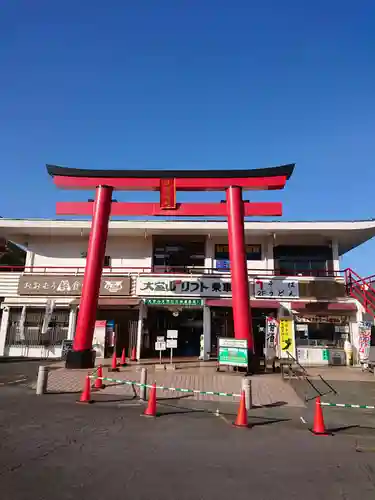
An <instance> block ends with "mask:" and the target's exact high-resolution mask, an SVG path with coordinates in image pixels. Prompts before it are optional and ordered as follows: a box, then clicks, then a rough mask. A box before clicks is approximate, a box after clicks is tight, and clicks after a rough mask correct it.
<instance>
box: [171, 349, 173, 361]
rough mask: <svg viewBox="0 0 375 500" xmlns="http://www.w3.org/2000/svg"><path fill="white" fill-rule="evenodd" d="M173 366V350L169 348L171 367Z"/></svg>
mask: <svg viewBox="0 0 375 500" xmlns="http://www.w3.org/2000/svg"><path fill="white" fill-rule="evenodd" d="M172 364H173V349H172V347H171V365H172Z"/></svg>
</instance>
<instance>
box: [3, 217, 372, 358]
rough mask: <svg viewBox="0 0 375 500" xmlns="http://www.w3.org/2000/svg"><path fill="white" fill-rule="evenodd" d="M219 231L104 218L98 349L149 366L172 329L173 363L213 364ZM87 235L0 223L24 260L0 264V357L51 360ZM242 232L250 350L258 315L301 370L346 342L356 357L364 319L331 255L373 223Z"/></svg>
mask: <svg viewBox="0 0 375 500" xmlns="http://www.w3.org/2000/svg"><path fill="white" fill-rule="evenodd" d="M227 231H228V229H227V224H226V222H225V221H194V222H191V221H183V220H180V221H178V222H176V221H163V220H158V221H135V220H133V221H111V222H110V225H109V236H108V242H107V248H106V257H105V263H104V264H105V268H104V271H103V275H102V283H101V291H100V298H99V304H98V310H97V320H98V325H99V326H98V332H99V331H100V327H103V325H106V327H107V337H106V346H104V348H103V349H104V351H106V352H107V353H108V352H109V350H108V349H107V347H110V346H111V342H112V340H113V335H112V333H111V332H114V333H115V337H116V345H117V350H118V351H119V352H120V351H121V349H122V348H123V347H126V348H131V347H136V352H137V359H141V358H145V357H153V356H156V355H157V353H156V352H155V350H154V346H155V341H156V338H157V337H158V336H164V335H165V334H166V331H167V330H169V329H172V330H174V329H175V330H178V348H177V350H176V352H175V354H176V355H177V356H189V357H198V356H201V357H203V358H204V359H208V358H209V357H210V356H214V355H215V352H216V344H217V337H218V336H228V337H231V336H233V317H232V309H231V305H232V304H231V279H230V269H229V256H228V242H227ZM89 233H90V221H86V220H85V221H82V220H81V221H77V220H13V219H0V237H3V238H6V239H7V240H10V241H13V242H15V243H17V244H19V245H22V248H24V249H26V252H27V253H26V262H25V264H24V265H22V266H2V267H1V266H0V271H1V272H0V301H1V308H2V316H1V325H0V356H30V357H40V358H44V357H51V358H58V357H60V356H61V351H62V343H63V341H64V340H71V339H73V337H74V332H75V326H76V319H77V309H78V308H79V301H80V294H81V290H82V281H83V273H84V269H85V257H86V251H87V246H88V237H89ZM245 235H246V254H247V267H248V274H249V287H250V296H251V299H250V307H251V313H252V323H253V332H254V338H255V348H256V351H257V353H258V354H260V355H261V354H262V353H263V348H264V342H265V340H264V339H265V330H266V321H267V318H272V317H273V318H275V319H278V318H279V319H280V318H285V317H288V318H290V320H291V325H292V335H293V343H292V345H291V346H290V352H291V354H292V355H294V356H298V358H299V360H300V362H301V363H305V364H321V363H322V364H324V363H332V364H336V363H337V364H339V363H344V362H345V357H344V353H343V346H344V342H345V340H350V341H351V342H352V344H353V346H354V352H355V355H356V352H357V351H358V349H359V347H360V338H359V326H360V325H361V322H362V321H364V320H366V321H368V320H369V319H370V318H369V315H368V314H367V313H366V310H365V308H364V307H363V306H362V304H361V303H360V302H359V301H358V300H356V299H355V298H353V297H352V296H350V295H349V294H348V289H347V286H346V282H345V275H344V272H343V271H342V270H341V266H340V257H341V256H342V255H344V254H345V253H346V252H348V251H350V250H351V249H353V248H355V247H357V246H359V245H361V244H362V243H364V242H365V241H367V240H369V239H370V238H372V237H373V236H374V235H375V221H350V222H263V221H262V222H246V223H245ZM98 335H99V333H98ZM202 340H203V342H202ZM95 343H97V344H100V342H99V341H98V338H96V337H95V336H94V346H95V345H96V344H95ZM102 354H103V352H102Z"/></svg>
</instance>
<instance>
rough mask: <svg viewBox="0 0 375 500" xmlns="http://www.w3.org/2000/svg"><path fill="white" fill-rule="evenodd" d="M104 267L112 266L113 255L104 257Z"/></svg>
mask: <svg viewBox="0 0 375 500" xmlns="http://www.w3.org/2000/svg"><path fill="white" fill-rule="evenodd" d="M103 267H111V257H110V256H109V255H106V256H105V257H104V264H103Z"/></svg>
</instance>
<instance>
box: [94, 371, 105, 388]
mask: <svg viewBox="0 0 375 500" xmlns="http://www.w3.org/2000/svg"><path fill="white" fill-rule="evenodd" d="M104 387H105V385H104V384H103V368H102V365H99V366H98V371H97V378H96V379H95V383H94V388H95V389H104Z"/></svg>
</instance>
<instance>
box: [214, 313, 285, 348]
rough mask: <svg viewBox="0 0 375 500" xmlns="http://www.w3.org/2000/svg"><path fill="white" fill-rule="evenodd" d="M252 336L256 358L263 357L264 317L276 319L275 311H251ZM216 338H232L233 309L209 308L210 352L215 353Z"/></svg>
mask: <svg viewBox="0 0 375 500" xmlns="http://www.w3.org/2000/svg"><path fill="white" fill-rule="evenodd" d="M251 315H252V326H253V335H254V350H255V354H256V356H258V357H263V356H264V351H263V350H264V344H265V328H266V317H267V316H274V317H277V309H258V308H256V309H255V308H252V309H251ZM218 337H232V338H233V337H234V325H233V309H232V308H231V307H211V351H212V353H214V352H217V338H218Z"/></svg>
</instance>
